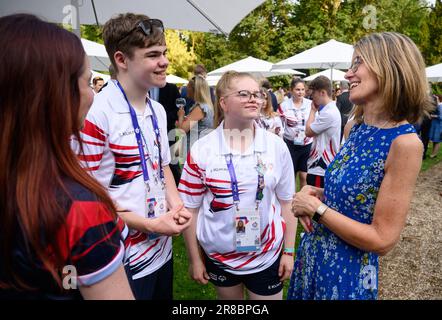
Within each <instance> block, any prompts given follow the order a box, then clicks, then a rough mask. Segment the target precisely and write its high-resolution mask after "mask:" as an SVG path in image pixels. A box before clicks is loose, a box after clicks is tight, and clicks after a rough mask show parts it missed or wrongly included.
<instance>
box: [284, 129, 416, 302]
mask: <svg viewBox="0 0 442 320" xmlns="http://www.w3.org/2000/svg"><path fill="white" fill-rule="evenodd" d="M413 132H415V129H414V127H413V126H412V125H410V124H404V125H401V126H398V127H394V128H388V129H380V128H377V127H373V126H368V125H366V124H361V125H355V126H354V127H353V128H352V130H351V131H350V135H349V138H348V140H347V142H346V143H345V144H344V146H343V147H342V148H341V150H340V151H339V153H338V154H337V155H336V157H335V159H334V161H333V162H332V163H330V165H329V166H328V168H327V170H326V173H325V189H324V203H325V204H327V205H328V206H329V207H330V208H332V209H334V210H336V211H338V212H340V213H342V214H344V215H345V216H347V217H349V218H351V219H354V220H356V221H359V222H361V223H366V224H370V223H371V222H372V219H373V213H374V207H375V204H376V198H377V195H378V191H379V188H380V186H381V183H382V180H383V178H384V165H385V160H386V159H387V155H388V152H389V150H390V145H391V143H392V141H393V140H394V139H395V138H396V137H398V136H399V135H402V134H407V133H413ZM313 223H314V232H312V233H310V234H308V233H306V234H305V235H304V236H303V238H302V240H301V243H300V245H299V248H298V250H297V255H296V261H295V266H294V269H293V273H292V277H291V280H290V287H289V291H288V294H287V299H289V300H291V299H307V300H313V299H330V300H332V299H343V300H350V299H377V293H378V255H377V254H375V253H372V252H365V251H362V250H360V249H357V248H356V247H353V246H352V245H350V244H348V243H346V242H344V241H343V240H341V239H340V238H338V237H337V236H336V235H335V234H334V233H333V232H331V231H330V230H329V229H327V228H326V227H325V226H323V225H322V224H317V223H316V222H313Z"/></svg>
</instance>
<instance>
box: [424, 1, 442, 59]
mask: <svg viewBox="0 0 442 320" xmlns="http://www.w3.org/2000/svg"><path fill="white" fill-rule="evenodd" d="M441 17H442V1H441V0H436V3H435V5H434V7H433V8H432V9H431V11H430V14H429V16H428V25H427V30H428V33H429V37H428V43H427V46H426V47H425V50H424V53H425V58H426V59H425V60H426V62H427V64H428V65H433V64H437V63H441V62H442V24H441V21H440V18H441Z"/></svg>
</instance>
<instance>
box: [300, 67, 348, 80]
mask: <svg viewBox="0 0 442 320" xmlns="http://www.w3.org/2000/svg"><path fill="white" fill-rule="evenodd" d="M344 75H345V72H343V71H341V70H337V69H336V70H333V81H344V80H345V78H344ZM319 76H326V77H327V78H329V79H330V80H331V79H332V69H327V70H324V71H321V72H318V73H315V74H312V75H311V76H308V77H306V78H304V80H305V81H312V80H313V79H315V78H317V77H319Z"/></svg>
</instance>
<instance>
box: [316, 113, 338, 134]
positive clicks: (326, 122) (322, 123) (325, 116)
mask: <svg viewBox="0 0 442 320" xmlns="http://www.w3.org/2000/svg"><path fill="white" fill-rule="evenodd" d="M329 111H330V107H328V108H324V109H323V110H321V111H320V112H317V113H316V116H315V120H314V121H313V123H312V124H311V125H310V129H312V130H313V132H314V133H316V134H317V135H319V134H321V133H322V132H324V131H325V130H327V129H328V128H330V127H331V126H333V124H334V122H335V119H334V116H333V114H331V113H330V112H329Z"/></svg>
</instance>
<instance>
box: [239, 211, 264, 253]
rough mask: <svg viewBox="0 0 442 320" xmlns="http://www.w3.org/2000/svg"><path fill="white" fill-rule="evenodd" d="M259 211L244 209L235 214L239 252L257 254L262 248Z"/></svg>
mask: <svg viewBox="0 0 442 320" xmlns="http://www.w3.org/2000/svg"><path fill="white" fill-rule="evenodd" d="M260 233H261V227H260V216H259V211H258V210H256V208H254V207H252V208H243V209H240V210H237V211H236V213H235V242H236V251H237V252H255V251H258V250H259V249H260V247H261V234H260Z"/></svg>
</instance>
